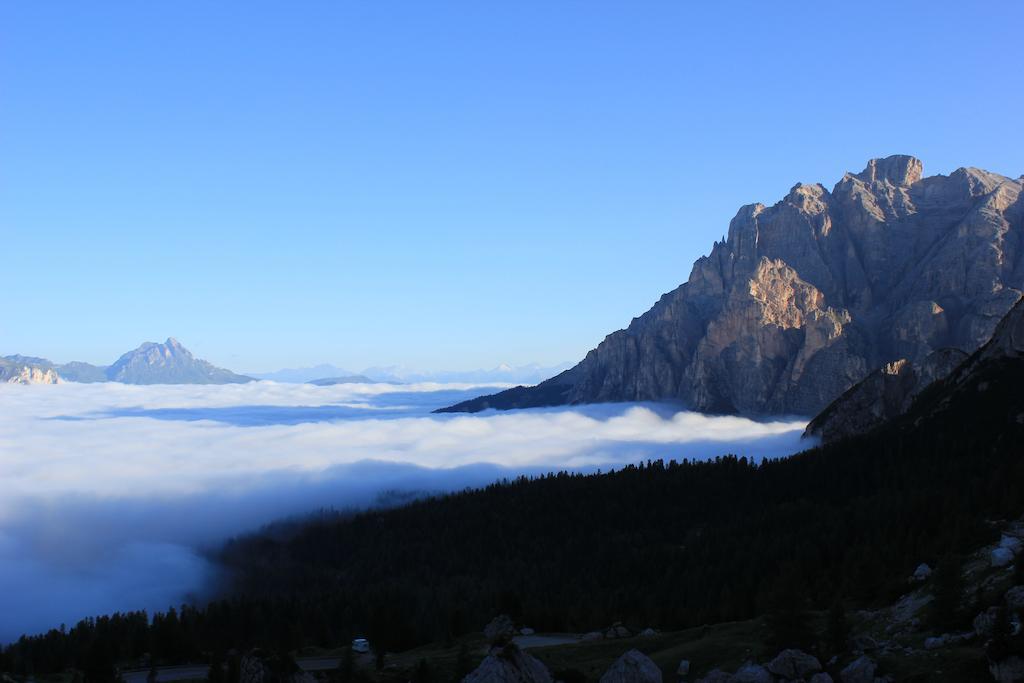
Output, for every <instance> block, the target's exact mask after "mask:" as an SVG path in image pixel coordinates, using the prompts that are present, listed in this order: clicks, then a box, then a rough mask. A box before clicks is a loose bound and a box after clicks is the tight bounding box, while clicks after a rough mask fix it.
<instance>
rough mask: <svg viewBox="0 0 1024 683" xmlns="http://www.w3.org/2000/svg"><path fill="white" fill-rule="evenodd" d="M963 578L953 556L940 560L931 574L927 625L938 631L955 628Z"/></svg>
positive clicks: (959, 615)
mask: <svg viewBox="0 0 1024 683" xmlns="http://www.w3.org/2000/svg"><path fill="white" fill-rule="evenodd" d="M963 594H964V576H963V572H962V571H961V567H960V560H959V559H958V558H956V557H955V556H953V555H947V556H946V557H944V558H942V559H941V560H940V561H939V563H938V565H937V566H936V567H935V572H934V573H933V574H932V597H933V600H932V605H931V610H930V612H929V619H928V621H929V623H930V624H931V626H932V627H933V628H935V629H937V630H940V631H946V630H949V629H951V628H954V627H956V626H957V625H958V624H959V622H960V619H961V616H962V614H961V612H962V610H961V601H962V600H963Z"/></svg>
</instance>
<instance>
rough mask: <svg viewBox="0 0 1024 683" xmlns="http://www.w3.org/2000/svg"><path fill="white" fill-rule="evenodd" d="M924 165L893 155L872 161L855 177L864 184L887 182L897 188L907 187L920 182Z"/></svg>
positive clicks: (908, 158)
mask: <svg viewBox="0 0 1024 683" xmlns="http://www.w3.org/2000/svg"><path fill="white" fill-rule="evenodd" d="M923 172H924V164H922V163H921V160H920V159H917V158H915V157H912V156H908V155H906V154H894V155H892V156H888V157H884V158H882V159H872V160H870V161H869V162H868V165H867V167H866V168H865V169H864V170H863V171H861V172H860V173H858V174H857V175H856V176H855V177H856V178H858V179H860V180H863V181H864V182H866V183H875V182H883V181H888V182H889V183H891V184H893V185H896V186H898V187H909V186H911V185H913V184H914V183H916V182H917V181H919V180H921V176H922V174H923Z"/></svg>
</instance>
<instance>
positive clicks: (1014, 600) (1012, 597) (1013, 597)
mask: <svg viewBox="0 0 1024 683" xmlns="http://www.w3.org/2000/svg"><path fill="white" fill-rule="evenodd" d="M1006 607H1007V608H1008V609H1009V610H1010V611H1011V612H1020V611H1024V586H1014V587H1013V588H1011V589H1010V590H1008V591H1006Z"/></svg>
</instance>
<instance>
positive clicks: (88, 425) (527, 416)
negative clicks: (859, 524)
mask: <svg viewBox="0 0 1024 683" xmlns="http://www.w3.org/2000/svg"><path fill="white" fill-rule="evenodd" d="M485 391H486V390H485V389H482V388H481V387H473V386H468V385H453V384H416V385H390V384H345V385H336V386H330V387H318V386H312V385H304V384H280V383H275V382H256V383H251V384H243V385H222V386H198V385H179V386H168V385H159V386H132V385H124V384H116V383H108V384H62V385H40V386H14V385H0V599H2V603H3V609H0V642H7V641H10V640H12V639H14V638H16V637H18V636H19V635H20V634H22V633H33V632H39V631H42V630H45V629H47V628H51V627H55V626H58V625H60V624H61V623H66V624H69V625H70V624H72V623H74V622H75V621H77V620H78V619H80V618H82V617H85V616H89V615H95V614H103V613H109V612H113V611H117V610H128V609H148V610H150V611H154V610H163V609H166V608H167V607H168V606H169V605H172V604H180V603H181V602H183V601H186V600H199V601H201V600H203V599H204V598H206V597H207V593H208V591H209V590H210V586H211V585H212V584H213V583H215V581H214V579H215V578H216V568H215V566H214V565H213V564H211V563H210V562H209V561H208V560H207V559H206V558H205V557H204V553H203V551H204V550H205V549H211V548H216V547H217V546H218V545H219V544H220V543H221V542H223V541H224V540H225V539H226V538H229V537H231V536H232V535H237V534H239V533H244V532H246V531H248V530H252V529H255V528H258V527H259V526H261V525H263V524H266V523H269V522H272V521H274V520H278V519H281V518H283V517H288V516H294V515H302V514H306V513H310V512H314V511H316V510H318V509H322V508H334V509H348V508H359V507H365V506H367V505H373V504H375V502H376V501H379V500H380V499H381V495H382V493H384V492H406V491H412V492H437V491H446V490H455V489H460V488H464V487H466V486H476V485H481V484H486V483H488V482H491V481H494V480H496V479H499V478H501V477H504V476H514V475H517V474H521V473H526V474H533V473H540V472H547V471H550V470H559V469H573V470H579V471H592V470H596V469H609V468H613V467H616V466H620V465H622V464H626V463H631V462H637V461H640V460H646V459H649V458H664V459H666V460H667V459H670V458H675V459H677V460H679V459H682V458H691V459H694V458H698V459H699V458H708V457H714V456H715V455H720V454H724V453H735V454H737V455H746V456H748V457H753V458H756V459H759V458H762V457H775V456H780V455H785V454H789V453H792V452H795V451H797V450H800V449H801V448H802V447H804V446H805V445H806V444H803V443H801V442H800V433H801V431H802V429H803V427H804V424H805V420H801V419H796V418H788V419H778V420H776V421H765V422H755V421H751V420H747V419H744V418H739V417H710V416H705V415H700V414H696V413H690V412H683V411H680V410H679V409H678V408H677V407H673V406H670V405H664V404H606V405H599V406H587V407H574V408H557V409H538V410H525V411H513V412H506V413H496V412H487V413H481V414H477V415H432V414H431V413H430V411H431V410H433V409H435V408H438V407H441V406H445V405H450V404H452V403H455V402H457V401H461V400H463V399H466V398H469V397H472V396H477V395H479V394H481V393H485Z"/></svg>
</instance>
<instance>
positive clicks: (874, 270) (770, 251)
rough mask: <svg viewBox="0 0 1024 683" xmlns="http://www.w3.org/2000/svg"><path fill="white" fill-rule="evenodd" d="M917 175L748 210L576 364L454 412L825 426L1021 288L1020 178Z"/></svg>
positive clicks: (888, 176) (813, 190)
mask: <svg viewBox="0 0 1024 683" xmlns="http://www.w3.org/2000/svg"><path fill="white" fill-rule="evenodd" d="M922 170H923V167H922V164H921V162H920V161H919V160H917V159H915V158H913V157H910V156H891V157H887V158H884V159H873V160H871V161H870V162H869V163H868V165H867V167H866V168H865V169H864V170H863V171H861V172H860V173H856V174H854V173H847V174H846V175H845V176H843V178H842V179H841V180H840V181H839V182H838V183H837V184H836V185H835V187H834V188H833V189H832V190H831V191H829V190H827V189H825V188H824V187H823V186H822V185H820V184H813V185H803V184H797V185H796V186H794V187H793V189H792V190H790V192H789V194H788V195H787V196H786V197H785V198H784V199H783V200H782V201H780V202H778V203H777V204H775V205H774V206H771V207H766V206H764V205H762V204H751V205H748V206H744V207H742V208H741V209H740V210H739V212H738V213H737V214H736V217H735V218H733V220H732V222H731V223H730V225H729V233H728V237H727V238H725V239H723V240H722V241H721V242H716V243H715V244H714V246H713V248H712V249H711V253H710V255H708V256H705V257H702V258H700V259H698V260H697V262H696V263H695V264H694V266H693V270H692V271H691V273H690V277H689V279H688V280H687V281H686V282H685V283H683V284H682V285H680V286H679V287H678V288H677V289H675V290H674V291H672V292H669V293H668V294H665V295H663V296H662V297H661V299H660V300H659V301H658V302H657V303H656V304H655V305H654V307H653V308H651V309H650V310H649V311H647V312H646V313H644V314H643V315H642V316H640V317H639V318H634V319H633V321H632V322H631V323H630V324H629V327H627V328H626V329H624V330H619V331H618V332H614V333H612V334H610V335H608V336H607V337H606V338H605V339H604V341H603V342H601V343H600V344H599V345H598V346H597V348H595V349H594V350H592V351H591V352H590V353H588V354H587V356H586V358H584V359H583V360H582V361H581V362H580V363H579V364H577V365H576V366H574V367H572V368H571V369H569V370H566V371H565V372H562V373H560V374H558V375H555V376H553V377H551V378H550V379H547V380H546V381H544V382H541V383H540V384H539V385H537V386H535V387H529V388H523V387H518V388H515V389H510V390H508V391H504V392H501V393H498V394H494V395H491V396H483V397H480V398H476V399H472V400H469V401H465V402H463V403H460V404H458V405H455V406H452V407H450V408H446V409H443V410H444V411H448V412H475V411H478V410H484V409H487V408H497V409H509V408H526V407H534V406H550V405H562V404H578V403H593V402H600V401H638V400H661V399H673V400H678V401H681V402H682V403H684V404H685V405H687V406H689V407H690V408H692V409H694V410H699V411H705V412H717V413H741V414H755V415H756V414H780V413H789V414H801V415H814V414H816V413H818V412H819V411H821V410H822V409H823V408H824V407H825V406H827V405H829V403H830V402H832V401H833V400H834V399H836V398H837V397H838V396H840V395H841V394H842V393H843V392H844V391H846V390H847V389H849V388H850V387H851V386H853V385H854V384H855V383H857V382H859V381H860V380H861V379H863V378H864V377H865V376H867V375H868V374H869V372H870V371H872V370H873V369H874V368H878V367H881V366H882V365H884V364H886V363H891V362H893V361H896V360H898V359H901V358H903V359H907V360H908V361H909V362H910V363H912V364H922V363H925V359H926V358H927V357H928V356H929V355H930V354H932V353H933V352H935V351H937V350H939V349H943V348H952V349H957V350H959V351H961V352H964V353H970V352H972V351H974V350H975V349H977V348H978V347H979V346H980V345H981V344H982V343H984V342H985V341H986V340H987V339H988V338H989V337H990V336H991V335H992V332H993V330H994V329H995V326H996V323H997V322H998V321H999V319H1000V318H1001V317H1002V316H1003V315H1004V314H1006V312H1007V311H1008V310H1009V309H1010V307H1011V306H1013V305H1014V303H1015V302H1016V301H1017V299H1018V298H1019V297H1020V295H1021V290H1022V289H1024V201H1022V199H1021V197H1022V193H1021V191H1022V189H1024V176H1022V177H1020V178H1017V179H1011V178H1008V177H1005V176H1002V175H999V174H996V173H991V172H989V171H983V170H981V169H977V168H961V169H958V170H957V171H955V172H953V173H952V174H950V175H949V176H942V175H938V176H932V177H923V176H922Z"/></svg>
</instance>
